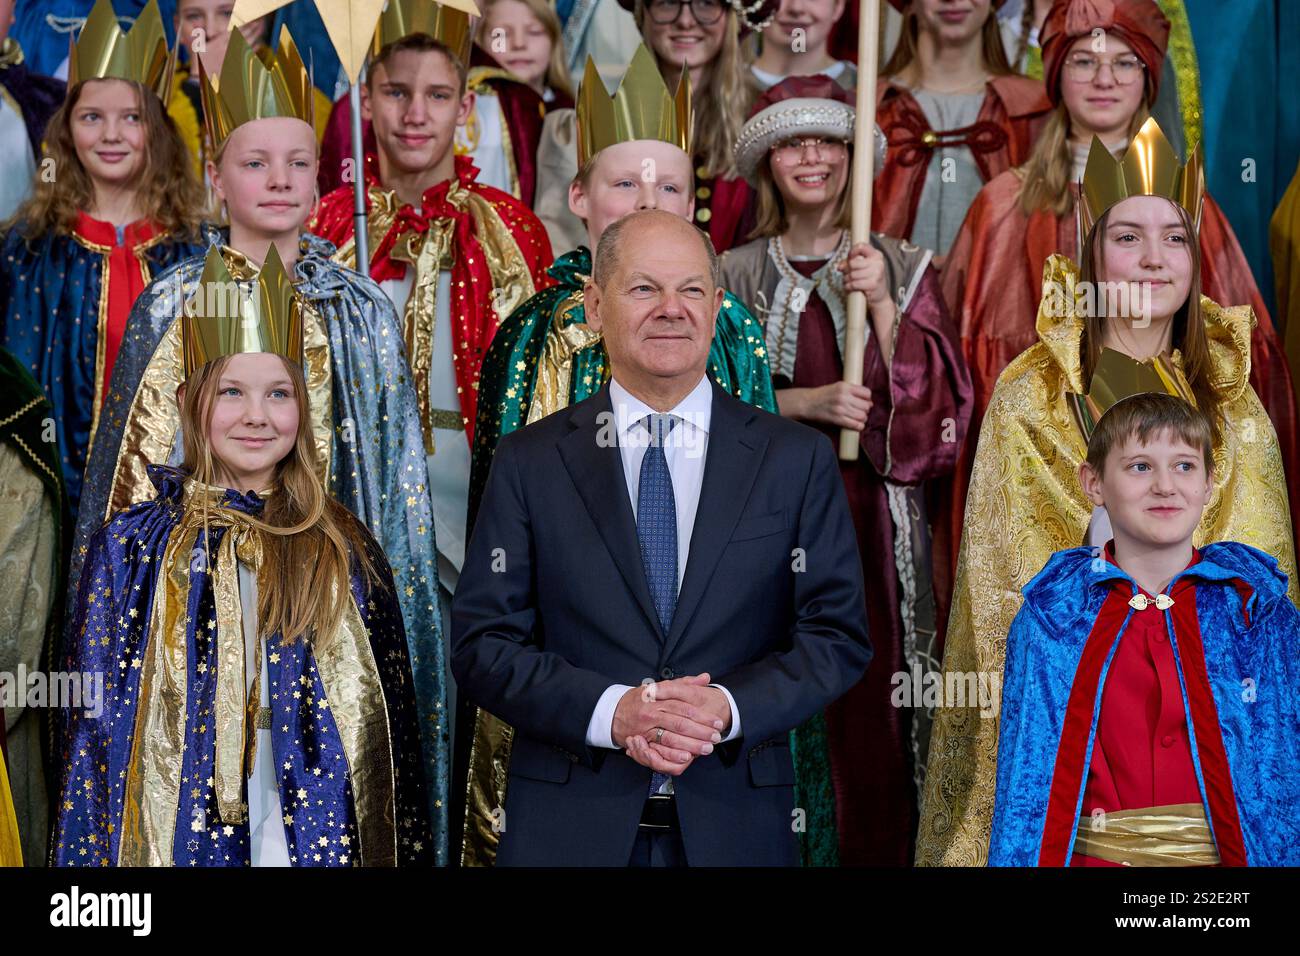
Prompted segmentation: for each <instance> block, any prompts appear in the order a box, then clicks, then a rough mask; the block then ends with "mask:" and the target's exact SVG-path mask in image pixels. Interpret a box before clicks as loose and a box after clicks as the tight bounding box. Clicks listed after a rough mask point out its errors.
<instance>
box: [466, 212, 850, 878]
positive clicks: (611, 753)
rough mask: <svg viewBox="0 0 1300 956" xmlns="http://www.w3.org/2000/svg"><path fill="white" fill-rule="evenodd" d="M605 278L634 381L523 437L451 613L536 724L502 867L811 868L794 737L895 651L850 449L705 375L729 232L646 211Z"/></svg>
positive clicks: (479, 696) (497, 462)
mask: <svg viewBox="0 0 1300 956" xmlns="http://www.w3.org/2000/svg"><path fill="white" fill-rule="evenodd" d="M633 243H635V247H634V246H633ZM593 272H594V275H593V277H592V280H591V281H589V282H588V283H587V287H586V290H585V306H586V315H587V322H588V324H589V325H591V327H592V328H594V329H596V330H598V331H601V332H602V333H603V336H604V341H605V348H606V350H607V352H608V355H609V362H610V371H611V373H612V380H611V382H610V384H609V385H607V386H606V387H605V388H603V389H601V391H600V392H598V393H597V394H596V395H594V396H593V397H592V398H590V399H588V400H587V401H585V402H581V403H579V404H577V405H574V406H572V407H571V408H568V409H565V410H563V411H560V412H557V413H556V414H554V415H551V416H550V417H548V418H545V419H543V420H542V421H540V422H537V423H536V424H534V425H530V426H529V427H527V428H524V429H521V430H520V431H517V432H514V433H513V434H510V435H508V436H506V437H505V438H504V439H503V440H502V442H501V444H500V446H499V448H498V450H497V453H496V457H495V458H494V460H493V464H492V470H491V474H490V476H489V478H488V482H487V488H486V491H485V492H484V497H483V504H482V507H481V509H480V512H479V516H478V521H477V524H476V525H475V529H474V534H473V538H472V540H471V541H470V546H469V550H468V552H467V554H466V557H465V565H464V570H463V572H462V574H461V579H460V586H459V587H458V589H457V591H456V596H455V600H454V602H453V607H452V671H453V673H454V675H455V678H456V680H457V682H458V685H459V687H460V688H461V691H462V693H464V694H466V695H468V697H469V698H471V699H472V700H474V701H475V702H476V703H477V704H479V705H480V706H482V707H485V708H487V710H489V711H491V712H492V713H494V714H496V715H498V716H499V717H501V718H502V719H504V720H506V721H508V722H509V723H510V725H511V726H513V727H514V728H515V739H514V747H513V752H512V756H511V760H510V777H509V787H508V795H507V798H506V807H505V816H504V819H503V823H504V829H503V832H502V834H501V844H500V849H499V851H498V856H497V862H498V863H499V864H500V865H512V864H514V865H598V866H624V865H628V864H632V865H650V866H673V865H686V864H690V865H692V866H734V865H764V864H765V865H795V864H797V863H798V844H797V840H796V836H795V832H794V830H795V828H794V819H795V818H794V810H795V807H794V766H793V763H792V760H791V754H790V745H789V732H790V730H791V729H793V728H794V727H796V726H797V725H798V724H800V723H801V722H803V721H804V720H805V719H807V718H808V717H809V716H811V715H812V714H814V713H816V712H818V711H820V710H821V709H822V708H824V707H825V706H826V705H827V704H829V703H830V702H831V701H833V700H835V698H837V697H838V696H839V695H840V694H842V693H843V692H844V691H846V690H848V689H849V688H850V687H852V686H853V685H854V684H855V683H856V682H857V681H858V679H859V678H860V677H861V676H862V673H863V672H864V671H865V670H866V667H867V664H868V663H869V662H870V660H871V646H870V643H869V641H868V638H867V620H866V610H865V602H864V598H863V589H862V568H861V564H860V562H859V559H858V553H857V540H856V537H855V534H854V529H853V521H852V519H851V517H850V515H849V511H848V506H847V503H846V501H845V497H844V488H843V483H842V482H841V480H840V476H839V469H838V465H837V463H836V460H835V456H834V453H833V451H832V449H831V445H830V443H829V442H828V441H827V440H826V438H825V437H824V436H823V435H821V434H820V433H818V432H816V431H814V430H813V429H811V428H807V427H805V426H803V425H799V424H796V423H794V422H791V421H789V420H788V419H784V418H780V417H778V416H776V415H771V414H768V413H766V412H763V411H759V410H758V409H755V408H753V407H751V406H749V405H746V404H743V403H742V402H740V401H737V400H736V399H734V398H732V397H731V396H729V395H728V394H727V393H726V392H725V391H723V390H722V389H721V388H719V387H717V386H716V385H714V384H713V383H712V381H711V380H710V379H709V378H708V377H707V376H706V374H705V371H706V366H707V361H708V353H709V344H710V342H711V341H712V338H713V331H714V329H713V323H714V316H716V314H717V311H718V308H719V306H720V305H721V299H722V295H723V291H722V289H721V288H719V286H718V265H717V256H716V254H715V253H714V251H713V247H712V245H711V244H710V243H709V240H708V237H707V236H706V235H704V234H703V233H701V232H700V231H699V230H697V229H696V228H695V227H694V226H692V225H690V224H689V223H687V222H686V221H684V220H682V219H681V218H679V217H677V216H672V215H670V214H668V213H664V212H659V211H644V212H638V213H634V214H632V215H630V216H628V217H626V218H624V219H622V220H619V221H618V222H617V223H615V224H614V225H612V226H610V227H609V228H608V229H606V230H605V233H604V234H603V235H602V236H601V240H600V244H599V247H598V249H597V251H596V256H595V263H594V269H593ZM758 341H759V342H760V343H761V339H759V340H758Z"/></svg>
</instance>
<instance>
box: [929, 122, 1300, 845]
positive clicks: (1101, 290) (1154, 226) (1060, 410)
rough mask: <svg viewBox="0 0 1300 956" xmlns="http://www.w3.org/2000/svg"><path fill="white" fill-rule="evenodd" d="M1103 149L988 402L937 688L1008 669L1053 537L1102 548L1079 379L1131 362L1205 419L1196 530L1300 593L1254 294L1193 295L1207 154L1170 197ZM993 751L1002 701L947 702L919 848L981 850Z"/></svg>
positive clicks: (1152, 132)
mask: <svg viewBox="0 0 1300 956" xmlns="http://www.w3.org/2000/svg"><path fill="white" fill-rule="evenodd" d="M1141 136H1142V139H1143V143H1142V144H1141V148H1142V150H1143V155H1144V156H1147V157H1151V156H1153V155H1157V154H1162V153H1163V151H1164V150H1162V149H1161V148H1160V147H1159V145H1158V144H1157V143H1156V142H1155V140H1156V137H1160V132H1159V127H1158V126H1156V125H1155V122H1154V121H1150V122H1149V123H1148V125H1147V127H1145V128H1144V130H1143V133H1142V134H1141ZM1161 140H1163V138H1162V137H1161ZM1164 149H1165V150H1167V149H1168V146H1167V144H1165V145H1164ZM1094 163H1095V164H1096V167H1095V168H1096V170H1097V173H1096V174H1094V173H1093V169H1094ZM1107 164H1112V165H1113V160H1111V158H1110V156H1109V153H1108V152H1107V151H1106V149H1105V147H1104V146H1103V145H1102V143H1101V140H1100V139H1094V140H1093V147H1092V153H1091V156H1090V158H1089V163H1088V168H1089V174H1088V177H1087V178H1085V183H1084V194H1085V196H1087V195H1089V191H1090V189H1091V190H1092V195H1093V196H1095V197H1097V198H1096V199H1095V200H1094V201H1093V204H1092V205H1090V206H1089V207H1088V214H1089V220H1090V221H1093V225H1092V227H1091V228H1090V229H1089V230H1088V232H1087V234H1086V236H1085V238H1084V241H1083V247H1082V249H1081V250H1080V265H1079V266H1078V267H1076V266H1075V265H1074V263H1073V262H1071V261H1070V260H1068V259H1066V258H1064V257H1062V256H1052V257H1051V258H1049V259H1048V261H1047V268H1046V269H1045V271H1044V279H1043V288H1044V297H1043V300H1042V302H1041V303H1040V304H1039V310H1038V342H1037V343H1036V344H1035V345H1033V346H1031V347H1030V348H1029V349H1027V350H1026V351H1025V352H1023V353H1022V354H1021V355H1020V356H1019V357H1018V358H1016V359H1015V360H1014V361H1012V362H1011V364H1010V365H1008V366H1007V368H1006V370H1005V371H1003V373H1002V374H1001V376H1000V377H999V378H998V383H997V386H996V388H995V389H994V390H993V397H992V399H991V401H990V402H989V407H988V413H987V415H986V417H985V420H984V428H983V430H982V431H981V433H980V436H979V445H978V450H977V451H976V453H975V467H974V470H973V472H972V474H971V483H970V493H969V494H968V496H967V499H966V516H965V526H964V531H963V535H962V541H961V550H960V554H959V557H958V561H957V577H956V587H955V590H954V593H953V604H952V613H951V615H950V617H949V620H948V633H947V643H946V646H945V649H944V661H943V669H944V684H943V685H941V686H956V685H957V684H959V683H960V684H963V686H977V685H978V686H980V687H984V688H986V689H987V688H988V687H990V685H992V684H995V683H996V684H1000V681H1001V677H1002V668H1003V655H1004V652H1005V649H1006V637H1007V631H1008V629H1009V627H1010V625H1011V621H1012V618H1014V617H1015V614H1016V612H1017V610H1019V608H1020V604H1021V593H1020V592H1021V588H1022V587H1024V586H1025V584H1026V583H1027V582H1028V581H1029V580H1030V578H1032V577H1033V576H1034V575H1035V574H1037V573H1038V571H1039V570H1040V569H1041V568H1042V567H1043V565H1044V563H1045V562H1046V561H1047V559H1048V558H1049V557H1050V556H1051V555H1052V554H1053V553H1054V552H1056V551H1060V550H1063V549H1065V548H1073V547H1077V546H1079V545H1082V544H1092V545H1093V546H1094V547H1096V548H1098V549H1100V548H1101V547H1102V546H1103V545H1105V543H1106V542H1107V540H1108V539H1109V537H1110V534H1109V521H1108V520H1107V518H1106V514H1105V511H1104V509H1097V510H1095V511H1094V507H1093V505H1092V503H1091V502H1090V501H1089V500H1088V499H1087V498H1086V497H1085V496H1084V493H1083V489H1082V487H1081V486H1080V484H1079V482H1078V480H1077V475H1078V469H1079V464H1080V463H1081V462H1082V461H1083V460H1084V457H1085V454H1086V435H1087V434H1090V433H1091V431H1090V430H1091V425H1092V422H1093V421H1095V419H1096V417H1097V415H1096V407H1097V402H1096V401H1094V400H1093V399H1092V398H1089V393H1090V392H1096V393H1097V394H1098V395H1103V394H1108V395H1115V396H1116V397H1123V394H1126V392H1123V390H1124V389H1125V388H1126V387H1127V388H1128V389H1130V390H1131V389H1132V385H1131V384H1129V385H1127V386H1126V385H1125V380H1127V381H1128V382H1130V383H1131V382H1132V381H1133V380H1134V379H1135V378H1136V377H1138V376H1139V375H1142V376H1145V377H1147V378H1151V377H1152V376H1153V375H1154V376H1158V381H1160V382H1162V383H1163V388H1164V389H1165V390H1167V391H1170V392H1172V393H1174V394H1178V395H1180V396H1183V397H1184V398H1186V399H1188V400H1189V401H1192V402H1193V403H1194V404H1195V405H1196V406H1197V408H1199V409H1200V410H1201V411H1202V412H1203V413H1204V414H1205V415H1206V417H1207V418H1208V419H1209V421H1210V422H1211V424H1212V426H1213V439H1214V488H1213V491H1212V492H1211V496H1210V500H1209V504H1208V505H1207V506H1206V508H1205V513H1204V515H1203V516H1202V518H1201V522H1200V525H1199V526H1198V528H1197V533H1196V537H1195V542H1196V543H1197V544H1198V545H1200V544H1205V543H1207V542H1211V541H1223V540H1232V541H1241V542H1243V543H1246V544H1250V545H1253V546H1254V547H1257V548H1259V549H1260V550H1262V551H1264V552H1266V553H1267V554H1270V555H1273V556H1274V557H1275V558H1277V560H1278V563H1279V566H1280V567H1281V569H1282V571H1284V572H1285V573H1286V575H1287V577H1288V579H1289V580H1290V581H1291V584H1290V595H1291V598H1292V600H1294V599H1295V598H1296V597H1297V594H1300V592H1298V591H1297V589H1296V583H1295V550H1294V547H1293V545H1292V537H1291V521H1290V511H1289V508H1288V503H1287V500H1288V499H1287V487H1286V479H1285V476H1284V474H1283V466H1282V455H1281V451H1280V449H1279V447H1278V441H1277V435H1276V434H1275V432H1274V430H1273V426H1272V423H1271V422H1270V421H1269V419H1268V415H1267V414H1265V411H1264V408H1263V406H1262V405H1261V404H1260V401H1259V397H1258V396H1257V395H1256V394H1255V390H1254V389H1253V388H1252V387H1251V385H1250V381H1249V380H1248V374H1247V370H1248V368H1249V367H1250V365H1251V355H1250V350H1251V340H1250V332H1251V324H1252V315H1251V312H1250V309H1249V307H1246V306H1228V307H1223V306H1219V305H1218V304H1216V303H1215V302H1213V301H1212V300H1211V299H1209V298H1208V297H1203V296H1202V295H1201V248H1200V245H1199V244H1198V243H1197V235H1196V227H1195V223H1196V221H1197V219H1198V217H1199V215H1200V200H1201V193H1202V191H1203V188H1204V181H1203V179H1202V178H1201V177H1200V175H1199V167H1198V166H1194V165H1193V167H1192V168H1190V169H1189V170H1188V171H1187V174H1188V175H1190V176H1191V177H1192V180H1193V181H1192V182H1191V183H1190V185H1183V186H1182V188H1181V189H1170V190H1168V191H1169V192H1170V193H1177V194H1178V195H1177V196H1170V197H1166V196H1165V195H1138V193H1141V192H1143V191H1144V187H1143V184H1142V183H1140V182H1137V181H1135V179H1136V173H1134V172H1132V171H1130V172H1128V175H1127V178H1126V185H1125V187H1124V190H1123V191H1119V190H1116V189H1111V190H1110V191H1109V192H1108V191H1107V190H1106V188H1105V184H1107V183H1111V184H1113V183H1114V182H1115V181H1116V179H1117V173H1116V171H1115V170H1114V169H1113V168H1111V169H1106V165H1107ZM1094 175H1095V177H1096V178H1095V181H1094ZM1176 178H1177V180H1182V179H1184V172H1183V171H1182V170H1180V171H1179V173H1178V176H1177V177H1176ZM1090 182H1091V183H1092V185H1091V186H1090ZM1145 191H1146V192H1150V191H1151V188H1147V189H1146V190H1145ZM1125 192H1126V193H1128V197H1127V198H1124V193H1125ZM1102 197H1105V198H1102ZM1180 203H1186V204H1187V205H1188V206H1190V207H1191V208H1187V207H1185V206H1184V205H1180ZM1108 299H1109V301H1108ZM1117 371H1118V374H1116V372H1117ZM1143 390H1149V389H1143ZM1117 392H1120V393H1122V394H1117ZM1098 554H1100V550H1098ZM997 751H998V718H997V707H996V701H989V700H985V699H984V697H983V696H981V699H980V702H979V704H978V705H976V704H974V703H973V702H971V701H969V700H965V701H962V700H944V701H942V702H941V706H940V707H939V708H938V710H937V712H936V716H935V724H934V731H933V734H932V736H931V740H930V759H929V771H928V773H927V776H926V783H925V795H924V801H923V805H922V808H921V829H920V833H919V835H918V837H917V862H918V863H921V864H932V865H933V864H949V865H953V864H966V865H978V864H983V863H984V862H985V861H986V860H987V854H988V841H989V827H990V823H991V821H992V813H993V791H994V783H995V779H996V773H997V766H996V765H997Z"/></svg>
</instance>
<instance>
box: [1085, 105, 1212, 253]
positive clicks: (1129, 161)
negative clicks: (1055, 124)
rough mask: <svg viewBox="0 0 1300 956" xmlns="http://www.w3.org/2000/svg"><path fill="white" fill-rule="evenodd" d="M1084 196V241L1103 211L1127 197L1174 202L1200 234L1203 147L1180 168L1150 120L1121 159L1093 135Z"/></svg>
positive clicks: (1162, 134)
mask: <svg viewBox="0 0 1300 956" xmlns="http://www.w3.org/2000/svg"><path fill="white" fill-rule="evenodd" d="M1082 192H1083V197H1082V201H1081V202H1080V203H1079V227H1080V230H1081V234H1082V235H1083V236H1087V235H1088V233H1089V232H1091V231H1092V227H1093V225H1094V224H1095V223H1096V222H1097V220H1098V219H1100V218H1101V217H1102V214H1103V213H1105V212H1106V210H1107V209H1109V208H1110V207H1111V206H1113V205H1115V203H1117V202H1119V201H1120V200H1122V199H1127V198H1128V197H1130V196H1163V197H1164V198H1165V199H1170V200H1173V201H1174V202H1176V203H1178V205H1180V206H1182V207H1183V208H1184V209H1185V210H1187V213H1188V215H1190V216H1191V217H1192V223H1193V224H1194V225H1195V226H1196V227H1197V228H1198V229H1199V228H1200V225H1201V201H1202V200H1203V199H1204V198H1205V170H1204V168H1203V166H1202V164H1201V146H1200V144H1199V143H1197V145H1196V148H1195V149H1193V150H1192V154H1191V156H1190V157H1189V158H1188V160H1187V164H1186V165H1185V166H1184V165H1183V164H1182V163H1180V162H1179V161H1178V156H1177V154H1176V153H1174V148H1173V147H1172V146H1170V145H1169V140H1167V139H1166V138H1165V134H1164V133H1163V132H1162V131H1161V129H1160V124H1159V123H1157V122H1156V121H1155V118H1154V117H1153V118H1151V119H1149V120H1147V121H1146V122H1145V123H1143V124H1142V129H1140V130H1138V134H1137V136H1135V137H1134V138H1133V142H1132V143H1131V144H1129V147H1128V150H1127V151H1126V152H1125V153H1124V157H1123V158H1122V159H1118V160H1117V159H1115V157H1114V156H1112V155H1111V154H1110V151H1109V150H1107V149H1106V147H1105V145H1103V144H1102V141H1101V140H1100V139H1098V138H1097V137H1096V136H1094V137H1093V138H1092V149H1091V150H1090V151H1089V152H1088V165H1087V167H1086V168H1085V169H1084V173H1083V190H1082Z"/></svg>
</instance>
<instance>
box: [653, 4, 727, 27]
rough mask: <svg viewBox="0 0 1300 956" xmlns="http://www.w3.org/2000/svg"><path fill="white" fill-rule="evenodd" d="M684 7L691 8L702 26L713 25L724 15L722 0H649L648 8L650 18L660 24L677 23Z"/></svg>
mask: <svg viewBox="0 0 1300 956" xmlns="http://www.w3.org/2000/svg"><path fill="white" fill-rule="evenodd" d="M682 7H690V8H691V16H692V17H694V18H695V22H696V23H698V24H700V25H701V26H706V27H707V26H712V25H713V24H715V23H717V22H718V18H719V17H721V16H722V11H723V9H724V4H723V3H722V0H649V3H647V4H646V10H647V11H648V12H649V14H650V19H651V20H653V21H654V22H655V23H658V24H659V25H660V26H666V25H667V24H669V23H675V22H676V21H677V18H678V17H680V16H681V15H682Z"/></svg>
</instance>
